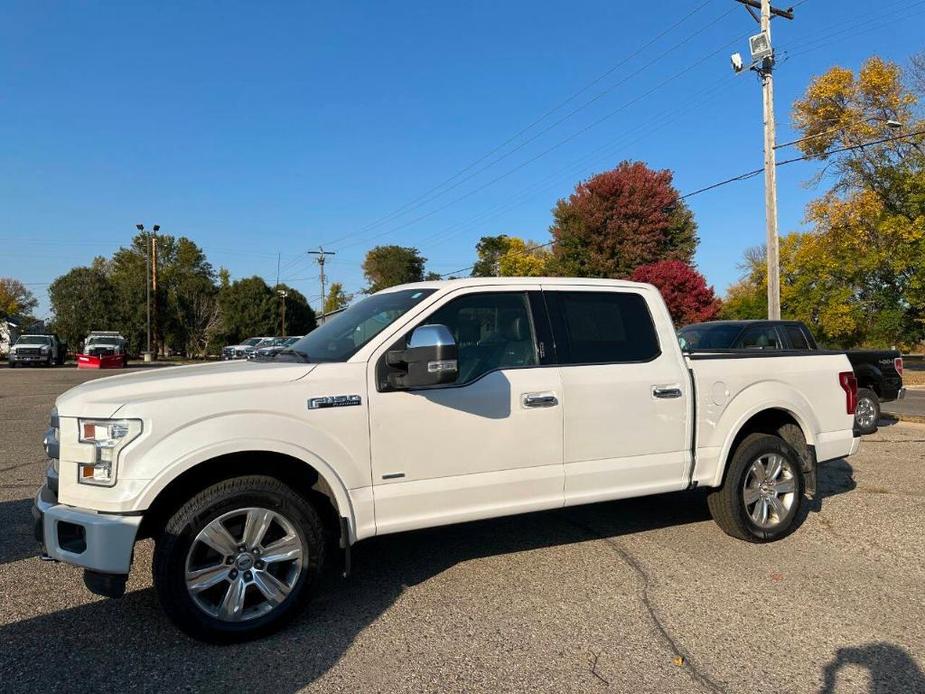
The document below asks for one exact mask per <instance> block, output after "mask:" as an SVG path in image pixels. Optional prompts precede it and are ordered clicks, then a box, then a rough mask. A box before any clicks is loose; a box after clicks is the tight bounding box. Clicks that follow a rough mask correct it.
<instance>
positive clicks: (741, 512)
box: [707, 433, 805, 542]
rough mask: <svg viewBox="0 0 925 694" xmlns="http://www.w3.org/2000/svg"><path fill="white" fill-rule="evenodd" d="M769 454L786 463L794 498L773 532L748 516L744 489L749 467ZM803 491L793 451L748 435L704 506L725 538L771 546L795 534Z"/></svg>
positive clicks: (774, 440) (781, 443) (780, 443)
mask: <svg viewBox="0 0 925 694" xmlns="http://www.w3.org/2000/svg"><path fill="white" fill-rule="evenodd" d="M768 454H778V455H781V456H783V457H784V458H785V459H786V461H787V462H788V463H789V466H790V472H791V473H792V476H793V479H794V492H793V493H794V494H795V496H794V498H793V502H792V505H791V506H790V508H789V509H788V511H787V513H786V515H785V516H784V517H783V519H782V520H781V521H780V522H779V523H778V524H777V525H775V526H774V527H772V528H763V527H761V526H759V525H758V524H757V523H755V521H754V520H753V519H752V518H751V516H750V515H749V513H748V510H747V508H746V505H745V497H744V493H745V490H744V485H745V482H746V475H747V474H748V471H749V469H750V468H751V466H752V463H753V462H754V461H756V460H758V459H759V458H761V456H764V455H768ZM804 489H805V482H804V479H803V470H802V466H801V464H800V459H799V456H798V455H797V454H796V452H795V451H794V450H793V448H792V447H791V446H790V445H789V444H788V443H787V442H786V441H784V440H783V439H782V438H780V437H778V436H771V435H769V434H757V433H756V434H749V435H748V436H746V437H745V438H744V439H742V441H741V442H740V443H739V445H738V447H737V448H736V450H735V452H734V453H733V454H732V460H731V461H730V463H729V467H728V469H727V470H726V477H725V480H724V481H723V486H722V487H720V488H719V489H715V490H713V491H712V492H711V493H710V494H709V496H708V497H707V505H708V506H709V508H710V515H711V516H713V520H714V521H716V524H717V525H719V527H720V528H722V530H723V532H725V533H726V534H727V535H730V536H732V537H735V538H738V539H740V540H746V541H748V542H773V541H775V540H780V539H781V538H783V537H786V536H787V535H789V534H790V533H792V532H793V531H794V530H796V528H797V526H798V524H799V522H800V519H801V518H802V514H801V510H802V507H803V504H804V503H805V496H804Z"/></svg>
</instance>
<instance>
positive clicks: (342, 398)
mask: <svg viewBox="0 0 925 694" xmlns="http://www.w3.org/2000/svg"><path fill="white" fill-rule="evenodd" d="M362 403H363V398H361V397H360V396H359V395H325V396H323V397H320V398H310V399H309V401H308V409H310V410H321V409H324V408H326V407H350V406H352V405H360V404H362Z"/></svg>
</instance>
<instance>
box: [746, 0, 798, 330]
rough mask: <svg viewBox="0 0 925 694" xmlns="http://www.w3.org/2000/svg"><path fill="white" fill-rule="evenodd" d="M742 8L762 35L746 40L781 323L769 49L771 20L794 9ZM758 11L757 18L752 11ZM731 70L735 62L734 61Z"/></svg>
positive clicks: (773, 294) (754, 3)
mask: <svg viewBox="0 0 925 694" xmlns="http://www.w3.org/2000/svg"><path fill="white" fill-rule="evenodd" d="M736 2H738V3H740V4H742V5H744V6H745V9H747V10H748V12H749V14H751V16H752V17H754V18H755V19H756V20H757V21H758V23H759V25H760V27H761V33H760V34H757V35H756V36H752V37H751V38H750V39H749V45H750V47H751V53H752V59H753V63H752V69H753V70H754V71H755V72H757V73H758V76H759V77H760V78H761V92H762V104H763V109H764V116H763V120H764V207H765V213H764V214H765V225H766V227H767V261H768V318H769V319H770V320H779V319H780V250H779V243H778V239H779V237H778V233H777V160H776V157H775V153H774V149H775V124H774V77H773V72H774V49H773V48H772V46H771V16H772V15H773V16H775V17H783V18H784V19H793V8H789V9H786V10H781V9H778V8H776V7H772V6H771V0H760V2H759V0H736ZM756 9H758V10H760V14H759V15H758V16H756V15H755V10H756ZM733 69H735V70H736V72H738V71H739V70H741V59H739V67H736V58H735V56H734V57H733Z"/></svg>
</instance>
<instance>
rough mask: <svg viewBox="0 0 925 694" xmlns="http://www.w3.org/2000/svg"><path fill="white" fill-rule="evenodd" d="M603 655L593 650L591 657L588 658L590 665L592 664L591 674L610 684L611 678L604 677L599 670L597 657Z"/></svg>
mask: <svg viewBox="0 0 925 694" xmlns="http://www.w3.org/2000/svg"><path fill="white" fill-rule="evenodd" d="M600 657H601V654H600V653H595V652H594V651H591V657H590V658H589V659H588V661H589V665H590V666H591V674H592V675H594V676H595V677H597V678H598V679H599V680H600V681H601V682H603V683H604V684H606V685H607V686H610V680H609V679H607V678H606V677H604V676H603V675H602V674H601V673H599V672H598V671H597V659H598V658H600Z"/></svg>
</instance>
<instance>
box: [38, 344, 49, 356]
mask: <svg viewBox="0 0 925 694" xmlns="http://www.w3.org/2000/svg"><path fill="white" fill-rule="evenodd" d="M39 349H40V350H41V352H42V354H47V353H48V350H49V349H50V347H49V346H48V345H42V346H41V347H40V348H39Z"/></svg>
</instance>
